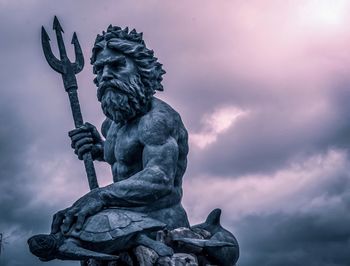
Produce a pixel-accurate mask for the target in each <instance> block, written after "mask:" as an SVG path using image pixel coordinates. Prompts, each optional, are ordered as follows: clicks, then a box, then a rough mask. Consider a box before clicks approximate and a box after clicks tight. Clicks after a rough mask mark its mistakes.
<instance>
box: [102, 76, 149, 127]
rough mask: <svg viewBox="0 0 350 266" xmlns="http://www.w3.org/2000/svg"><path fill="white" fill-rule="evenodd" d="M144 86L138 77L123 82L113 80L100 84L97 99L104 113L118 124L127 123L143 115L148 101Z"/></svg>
mask: <svg viewBox="0 0 350 266" xmlns="http://www.w3.org/2000/svg"><path fill="white" fill-rule="evenodd" d="M143 91H144V89H143V84H142V83H141V81H140V79H139V78H138V76H134V77H133V78H130V79H129V82H122V81H120V80H119V79H113V80H109V81H106V82H103V83H101V84H100V86H99V88H98V93H97V97H98V99H99V100H100V101H101V106H102V110H103V113H104V114H105V115H106V116H107V117H108V118H109V119H111V120H113V121H114V122H116V123H125V122H126V121H129V120H131V119H132V118H134V117H136V116H137V115H138V114H140V113H143V112H144V110H145V106H146V99H145V96H144V94H143Z"/></svg>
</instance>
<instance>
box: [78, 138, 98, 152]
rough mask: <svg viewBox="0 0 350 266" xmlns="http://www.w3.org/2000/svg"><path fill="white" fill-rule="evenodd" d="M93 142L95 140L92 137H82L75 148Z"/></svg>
mask: <svg viewBox="0 0 350 266" xmlns="http://www.w3.org/2000/svg"><path fill="white" fill-rule="evenodd" d="M93 142H94V140H93V139H92V138H83V139H80V140H78V141H77V142H76V143H75V149H77V150H79V149H80V147H82V146H83V145H86V144H92V143H93Z"/></svg>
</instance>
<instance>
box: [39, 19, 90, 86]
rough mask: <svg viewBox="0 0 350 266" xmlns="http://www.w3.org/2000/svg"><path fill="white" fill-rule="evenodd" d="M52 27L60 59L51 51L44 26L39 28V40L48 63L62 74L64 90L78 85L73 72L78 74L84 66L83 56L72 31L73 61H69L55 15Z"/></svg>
mask: <svg viewBox="0 0 350 266" xmlns="http://www.w3.org/2000/svg"><path fill="white" fill-rule="evenodd" d="M53 29H54V31H55V32H56V38H57V44H58V49H59V52H60V59H61V60H58V59H57V58H56V57H55V55H54V54H53V53H52V50H51V46H50V37H49V35H48V34H47V32H46V30H45V28H44V27H42V28H41V42H42V46H43V50H44V55H45V58H46V60H47V62H48V63H49V65H50V66H51V67H52V68H53V69H54V70H55V71H56V72H59V73H61V74H62V78H63V83H64V87H65V89H66V90H68V89H69V88H72V87H76V88H77V87H78V86H77V81H76V78H75V74H78V73H79V72H80V71H81V70H82V69H83V67H84V57H83V52H82V50H81V47H80V44H79V41H78V38H77V34H76V33H75V32H74V34H73V38H72V42H71V43H72V44H73V45H74V51H75V62H74V63H71V62H70V60H69V59H68V57H67V52H66V47H65V45H64V42H63V37H62V33H64V31H63V29H62V26H61V24H60V22H59V21H58V19H57V17H56V16H55V18H54V20H53Z"/></svg>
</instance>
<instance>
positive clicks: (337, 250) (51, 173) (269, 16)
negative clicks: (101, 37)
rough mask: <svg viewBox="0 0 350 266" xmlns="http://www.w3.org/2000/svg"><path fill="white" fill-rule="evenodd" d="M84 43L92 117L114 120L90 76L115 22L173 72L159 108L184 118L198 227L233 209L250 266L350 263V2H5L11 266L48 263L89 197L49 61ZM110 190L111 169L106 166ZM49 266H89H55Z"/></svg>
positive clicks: (102, 170)
mask: <svg viewBox="0 0 350 266" xmlns="http://www.w3.org/2000/svg"><path fill="white" fill-rule="evenodd" d="M54 15H57V16H58V18H59V19H60V22H61V25H62V27H63V29H64V30H65V34H64V38H65V42H66V47H67V50H68V51H67V52H68V54H69V56H70V58H71V59H72V60H74V53H73V49H72V48H73V47H72V46H71V44H70V41H71V37H72V34H73V32H74V31H76V32H77V35H78V38H79V41H80V44H81V46H82V49H83V53H84V56H85V62H86V65H85V67H84V70H83V71H82V72H81V73H80V74H78V76H77V79H78V85H79V91H78V92H79V98H80V104H81V109H82V113H83V117H84V119H85V121H88V122H90V123H92V124H94V125H96V126H97V127H98V128H99V127H100V126H101V123H102V121H103V120H104V116H103V113H102V111H101V110H100V106H99V103H98V101H97V99H96V88H95V86H94V84H93V82H92V80H93V77H94V76H93V74H92V67H91V66H90V65H89V58H90V56H91V49H92V46H93V43H94V40H95V37H96V35H97V34H98V33H101V32H102V30H105V29H106V28H107V26H108V25H109V24H113V25H118V26H121V27H125V26H128V27H129V28H130V29H132V28H136V30H137V31H141V32H143V33H144V35H143V36H144V40H145V42H146V44H147V46H148V47H149V48H151V49H153V50H154V51H155V54H156V56H157V57H158V58H159V61H160V62H161V63H162V64H163V65H164V69H165V70H166V71H167V74H165V76H164V80H163V85H164V88H165V90H164V92H158V93H157V95H156V96H157V97H159V98H161V99H162V100H164V101H166V102H167V103H169V104H170V105H171V106H172V107H173V108H174V109H176V110H177V111H178V112H179V113H180V114H181V116H182V119H183V122H184V124H185V126H186V128H187V130H188V131H189V141H190V142H189V143H190V153H189V156H188V168H187V172H186V174H185V176H184V185H183V188H184V197H183V205H184V206H185V208H186V210H187V213H188V216H189V219H190V222H191V224H196V223H200V222H202V221H204V220H205V218H206V216H207V215H208V213H209V212H210V211H211V210H212V209H214V208H217V207H218V208H221V209H222V211H223V214H222V225H223V226H224V227H225V228H227V229H229V230H230V231H232V232H233V233H234V234H235V236H236V237H237V239H238V242H239V244H240V248H241V256H240V259H239V261H238V266H257V265H259V266H260V265H264V266H281V265H283V266H289V265H293V266H299V265H300V266H301V265H303V266H304V265H308V266H316V265H317V266H345V265H350V253H349V250H350V227H349V224H350V157H349V148H350V147H349V146H350V145H349V144H350V139H349V136H350V104H349V101H350V75H349V73H350V48H349V47H350V30H349V27H348V25H349V22H350V21H349V20H350V16H349V15H350V2H349V1H346V0H295V1H291V0H285V1H277V0H264V1H260V0H249V1H243V0H231V1H229V0H216V1H210V0H190V1H186V0H177V1H161V0H147V1H141V0H139V1H137V0H134V1H130V0H129V1H126V0H118V1H116V0H115V1H112V0H105V1H100V2H97V1H92V0H85V1H83V0H76V1H68V0H62V1H47V0H46V1H45V0H16V1H9V0H0V36H1V37H0V58H1V60H0V68H1V71H0V80H1V88H0V93H1V94H0V119H1V120H0V121H1V127H0V188H1V193H0V213H1V215H0V232H1V233H3V235H4V241H3V242H4V243H3V249H2V250H1V255H0V265H2V266H17V265H40V264H42V263H41V262H39V261H38V260H37V259H36V258H35V257H34V256H32V255H31V254H30V253H29V251H28V248H27V244H26V240H27V238H28V237H30V236H32V235H33V234H38V233H48V232H49V230H50V224H51V219H52V215H53V214H54V213H55V212H56V211H58V210H61V209H63V208H66V207H68V206H70V205H71V204H72V203H73V202H74V201H75V200H77V199H78V198H79V197H81V196H82V195H84V194H85V193H86V192H88V185H87V181H86V176H85V173H84V168H83V165H82V162H81V161H79V160H78V159H77V158H76V157H75V155H74V153H73V151H72V149H71V148H70V140H69V138H68V135H67V132H68V131H69V130H71V129H73V121H72V116H71V113H70V109H69V102H68V97H67V95H66V93H65V91H64V88H63V84H62V80H61V77H60V75H59V74H57V73H55V72H54V71H53V70H52V69H51V68H50V67H49V66H48V64H47V62H46V61H45V58H44V56H43V52H42V49H41V43H40V30H41V26H42V25H44V26H45V28H46V30H47V32H48V34H49V35H50V37H51V40H52V41H51V44H52V47H53V50H54V52H55V53H56V55H57V46H56V45H55V43H56V39H55V38H54V37H55V36H54V32H53V31H52V22H53V17H54ZM95 166H96V169H97V175H98V179H99V182H100V184H101V185H102V186H104V185H107V184H109V183H111V181H112V175H111V172H110V168H109V166H108V165H107V164H105V163H100V162H99V163H96V164H95ZM46 265H48V266H59V265H79V263H77V262H61V261H52V262H47V263H46Z"/></svg>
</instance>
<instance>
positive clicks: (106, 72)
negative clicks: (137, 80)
mask: <svg viewBox="0 0 350 266" xmlns="http://www.w3.org/2000/svg"><path fill="white" fill-rule="evenodd" d="M111 79H113V75H112V71H111V69H110V67H109V66H108V65H105V66H104V67H103V72H102V80H103V81H108V80H111Z"/></svg>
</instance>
